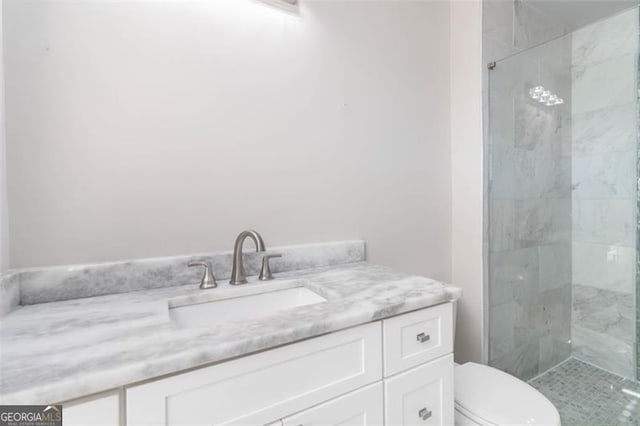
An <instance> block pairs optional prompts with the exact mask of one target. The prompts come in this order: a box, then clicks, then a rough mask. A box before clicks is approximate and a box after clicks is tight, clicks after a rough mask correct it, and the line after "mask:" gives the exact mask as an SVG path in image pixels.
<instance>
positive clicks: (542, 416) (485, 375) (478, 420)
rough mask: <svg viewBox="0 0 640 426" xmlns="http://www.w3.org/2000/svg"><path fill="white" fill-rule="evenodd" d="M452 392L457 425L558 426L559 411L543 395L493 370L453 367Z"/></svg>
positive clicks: (475, 365) (477, 365) (487, 368)
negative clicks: (453, 381) (453, 390)
mask: <svg viewBox="0 0 640 426" xmlns="http://www.w3.org/2000/svg"><path fill="white" fill-rule="evenodd" d="M454 389H455V400H456V412H455V424H456V425H458V426H478V425H482V426H488V425H500V426H503V425H510V426H511V425H552V426H560V415H559V414H558V410H556V407H554V406H553V404H551V402H550V401H549V400H548V399H547V398H545V396H544V395H542V394H541V393H540V392H538V391H537V390H536V389H534V388H533V387H531V386H530V385H528V384H526V383H525V382H523V381H522V380H519V379H517V378H515V377H513V376H511V375H509V374H507V373H504V372H502V371H500V370H498V369H495V368H493V367H489V366H486V365H481V364H476V363H473V362H468V363H466V364H462V365H456V368H455V388H454Z"/></svg>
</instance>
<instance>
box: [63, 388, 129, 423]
mask: <svg viewBox="0 0 640 426" xmlns="http://www.w3.org/2000/svg"><path fill="white" fill-rule="evenodd" d="M62 421H63V422H64V426H90V425H91V426H118V425H120V394H119V392H117V391H114V392H109V393H104V394H100V395H96V396H92V397H88V398H82V399H77V400H75V401H69V402H66V403H64V404H62Z"/></svg>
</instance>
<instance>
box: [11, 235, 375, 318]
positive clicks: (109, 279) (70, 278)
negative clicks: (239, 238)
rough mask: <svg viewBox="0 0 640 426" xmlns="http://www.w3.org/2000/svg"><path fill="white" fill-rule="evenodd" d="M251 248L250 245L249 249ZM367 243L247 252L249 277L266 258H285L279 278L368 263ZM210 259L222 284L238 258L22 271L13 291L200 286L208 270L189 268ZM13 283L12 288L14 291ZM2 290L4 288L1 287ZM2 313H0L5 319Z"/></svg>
mask: <svg viewBox="0 0 640 426" xmlns="http://www.w3.org/2000/svg"><path fill="white" fill-rule="evenodd" d="M245 246H246V247H247V248H249V247H252V246H251V242H247V243H246V245H245ZM364 250H365V249H364V241H362V240H355V241H339V242H330V243H319V244H304V245H292V246H284V247H269V246H267V252H258V253H256V252H255V249H253V250H252V251H249V250H248V251H246V252H245V253H244V255H243V256H244V267H245V270H246V272H247V276H251V275H257V274H258V271H259V270H260V266H261V264H262V256H264V254H265V253H281V254H282V257H281V258H275V259H271V270H272V271H273V272H274V273H277V272H286V271H293V270H298V269H308V268H316V267H321V266H331V265H341V264H346V263H354V262H362V261H363V260H365V251H364ZM201 259H202V260H209V261H211V264H212V267H213V275H214V276H215V277H216V280H217V281H218V282H224V281H227V280H229V278H230V277H231V265H232V263H233V260H232V259H233V253H232V252H231V251H225V252H215V253H202V254H195V255H186V256H172V257H159V258H149V259H136V260H127V261H120V262H108V263H98V264H85V265H68V266H55V267H49V268H30V269H20V270H15V271H13V272H12V275H11V283H6V287H7V288H10V287H11V288H13V286H14V285H15V283H16V282H17V284H18V286H19V287H20V304H22V305H31V304H35V303H46V302H54V301H59V300H68V299H77V298H81V297H93V296H102V295H106V294H115V293H127V292H131V291H138V290H147V289H152V288H162V287H173V286H177V285H183V284H184V285H186V284H197V283H199V282H200V279H201V277H202V273H203V270H202V268H201V267H194V268H189V267H188V266H187V264H188V263H189V261H191V260H201ZM9 284H12V285H11V286H10V285H9ZM0 287H5V286H4V285H0ZM1 314H2V308H0V315H1Z"/></svg>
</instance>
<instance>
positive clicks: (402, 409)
mask: <svg viewBox="0 0 640 426" xmlns="http://www.w3.org/2000/svg"><path fill="white" fill-rule="evenodd" d="M384 383H385V385H384V386H385V407H386V409H385V414H386V415H385V423H386V424H387V425H452V424H453V420H454V399H453V355H447V356H444V357H442V358H439V359H437V360H435V361H432V362H430V363H428V364H425V365H422V366H420V367H416V368H414V369H411V370H409V371H406V372H404V373H402V374H398V375H397V376H394V377H391V378H389V379H385V381H384Z"/></svg>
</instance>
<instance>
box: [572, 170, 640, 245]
mask: <svg viewBox="0 0 640 426" xmlns="http://www.w3.org/2000/svg"><path fill="white" fill-rule="evenodd" d="M629 179H634V181H635V177H634V176H629ZM635 222H636V217H635V202H634V201H633V200H631V199H598V200H582V199H574V200H573V241H575V242H580V243H592V244H607V245H616V246H625V247H635V238H636V234H635V228H636V223H635Z"/></svg>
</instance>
